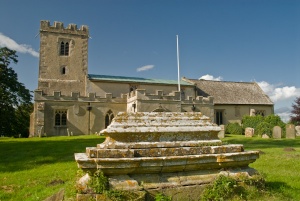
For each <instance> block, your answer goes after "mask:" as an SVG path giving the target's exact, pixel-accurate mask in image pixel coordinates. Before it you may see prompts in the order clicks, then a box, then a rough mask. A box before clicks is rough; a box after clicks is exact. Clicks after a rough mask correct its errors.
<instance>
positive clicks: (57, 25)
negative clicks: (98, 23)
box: [40, 20, 89, 37]
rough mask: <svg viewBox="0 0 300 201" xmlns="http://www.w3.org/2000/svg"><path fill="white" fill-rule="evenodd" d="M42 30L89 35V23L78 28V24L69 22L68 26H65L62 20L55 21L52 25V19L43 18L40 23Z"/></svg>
mask: <svg viewBox="0 0 300 201" xmlns="http://www.w3.org/2000/svg"><path fill="white" fill-rule="evenodd" d="M40 31H41V32H43V31H46V32H54V33H67V34H76V35H85V36H87V37H88V36H89V28H88V26H87V25H82V26H81V27H80V28H79V29H77V25H76V24H69V25H68V26H67V27H64V24H63V23H62V22H56V21H55V22H54V23H53V25H52V26H51V25H50V21H48V20H42V21H41V23H40Z"/></svg>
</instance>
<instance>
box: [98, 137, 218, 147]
mask: <svg viewBox="0 0 300 201" xmlns="http://www.w3.org/2000/svg"><path fill="white" fill-rule="evenodd" d="M221 145H222V141H221V140H190V141H162V142H159V141H158V142H147V141H146V142H145V141H144V142H143V141H141V142H136V141H134V142H120V141H115V140H113V139H111V138H106V140H105V141H104V142H103V143H101V144H98V145H97V148H99V149H143V148H158V147H160V148H163V147H203V146H221Z"/></svg>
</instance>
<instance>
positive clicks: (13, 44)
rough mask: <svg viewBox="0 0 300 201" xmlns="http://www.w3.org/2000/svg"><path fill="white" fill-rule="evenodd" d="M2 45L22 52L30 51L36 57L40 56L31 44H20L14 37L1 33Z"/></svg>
mask: <svg viewBox="0 0 300 201" xmlns="http://www.w3.org/2000/svg"><path fill="white" fill-rule="evenodd" d="M0 47H7V48H9V49H11V50H16V51H17V52H20V53H29V54H31V55H32V56H34V57H39V53H38V52H36V51H35V50H34V49H32V48H31V47H30V46H29V45H26V44H18V43H17V42H16V41H14V40H13V39H11V38H9V37H8V36H5V35H4V34H2V33H0Z"/></svg>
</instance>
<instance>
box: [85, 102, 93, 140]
mask: <svg viewBox="0 0 300 201" xmlns="http://www.w3.org/2000/svg"><path fill="white" fill-rule="evenodd" d="M86 109H87V111H88V113H89V114H88V134H89V135H90V134H91V110H92V106H91V103H90V102H88V106H87V107H86Z"/></svg>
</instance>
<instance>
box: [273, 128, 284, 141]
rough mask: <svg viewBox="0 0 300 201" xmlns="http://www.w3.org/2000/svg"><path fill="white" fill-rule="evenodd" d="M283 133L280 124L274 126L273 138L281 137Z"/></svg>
mask: <svg viewBox="0 0 300 201" xmlns="http://www.w3.org/2000/svg"><path fill="white" fill-rule="evenodd" d="M281 135H282V132H281V127H280V126H274V128H273V134H272V136H273V138H274V139H281Z"/></svg>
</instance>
